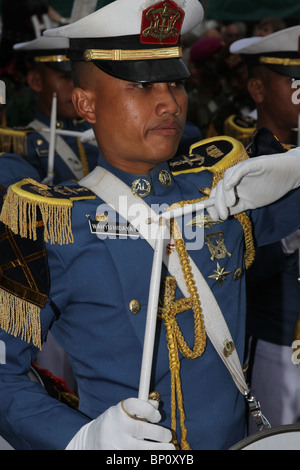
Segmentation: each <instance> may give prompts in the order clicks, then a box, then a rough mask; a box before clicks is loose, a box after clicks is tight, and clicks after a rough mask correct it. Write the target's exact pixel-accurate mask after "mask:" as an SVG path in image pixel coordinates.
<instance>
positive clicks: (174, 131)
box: [150, 121, 182, 135]
mask: <svg viewBox="0 0 300 470" xmlns="http://www.w3.org/2000/svg"><path fill="white" fill-rule="evenodd" d="M150 130H151V132H155V133H157V134H161V135H178V134H180V133H181V132H182V126H181V125H180V124H179V123H178V122H177V121H164V122H162V123H160V124H158V125H157V126H154V127H152V128H151V129H150Z"/></svg>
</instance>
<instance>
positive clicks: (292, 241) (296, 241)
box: [281, 230, 300, 255]
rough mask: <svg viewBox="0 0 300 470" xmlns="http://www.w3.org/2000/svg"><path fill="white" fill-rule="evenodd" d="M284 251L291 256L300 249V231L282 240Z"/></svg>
mask: <svg viewBox="0 0 300 470" xmlns="http://www.w3.org/2000/svg"><path fill="white" fill-rule="evenodd" d="M281 245H282V250H283V252H284V254H286V255H291V254H292V253H294V252H295V251H296V250H299V249H300V230H296V232H293V233H291V234H290V235H288V236H287V237H285V238H283V239H282V240H281Z"/></svg>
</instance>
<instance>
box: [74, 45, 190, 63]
mask: <svg viewBox="0 0 300 470" xmlns="http://www.w3.org/2000/svg"><path fill="white" fill-rule="evenodd" d="M83 57H84V60H85V61H86V62H89V61H91V60H113V61H116V60H117V61H121V60H149V59H170V58H176V57H178V58H179V57H182V48H181V47H163V48H160V49H136V50H125V49H111V50H106V49H86V50H85V51H84V54H83Z"/></svg>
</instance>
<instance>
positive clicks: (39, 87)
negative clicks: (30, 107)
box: [26, 69, 43, 93]
mask: <svg viewBox="0 0 300 470" xmlns="http://www.w3.org/2000/svg"><path fill="white" fill-rule="evenodd" d="M26 78H27V83H28V85H29V86H30V88H31V89H32V90H33V91H35V92H36V93H40V92H41V91H43V80H42V77H41V74H40V72H39V71H38V70H37V69H32V70H29V72H28V73H27V77H26Z"/></svg>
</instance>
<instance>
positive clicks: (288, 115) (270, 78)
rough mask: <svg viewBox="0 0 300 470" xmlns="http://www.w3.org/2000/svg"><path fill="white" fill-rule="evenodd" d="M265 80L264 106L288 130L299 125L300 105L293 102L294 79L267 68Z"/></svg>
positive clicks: (278, 125)
mask: <svg viewBox="0 0 300 470" xmlns="http://www.w3.org/2000/svg"><path fill="white" fill-rule="evenodd" d="M264 81H265V86H264V108H265V109H266V110H267V111H268V114H269V115H270V116H272V119H273V121H274V122H276V124H277V127H278V128H281V129H286V130H290V129H292V128H295V127H298V115H299V113H300V105H299V104H297V103H294V102H293V94H294V93H295V89H294V88H292V83H293V79H292V78H290V77H288V76H286V75H281V74H279V73H275V72H273V71H272V70H269V69H267V74H266V77H265V80H264ZM294 101H295V100H294ZM297 101H299V100H297Z"/></svg>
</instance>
